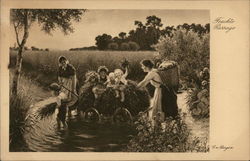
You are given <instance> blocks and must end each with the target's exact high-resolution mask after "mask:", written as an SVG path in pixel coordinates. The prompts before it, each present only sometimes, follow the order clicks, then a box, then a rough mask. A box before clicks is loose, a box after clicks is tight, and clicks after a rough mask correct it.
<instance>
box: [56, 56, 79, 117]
mask: <svg viewBox="0 0 250 161" xmlns="http://www.w3.org/2000/svg"><path fill="white" fill-rule="evenodd" d="M58 62H59V70H58V81H59V84H60V85H62V86H63V88H62V91H63V92H64V93H65V94H66V96H67V100H68V101H69V102H68V104H67V106H68V107H70V106H72V105H74V104H75V102H76V100H77V97H76V95H77V92H76V81H77V79H76V70H75V68H74V66H73V65H71V64H69V61H68V60H67V59H66V58H65V57H64V56H60V57H59V59H58ZM70 114H71V111H70V110H69V115H70Z"/></svg>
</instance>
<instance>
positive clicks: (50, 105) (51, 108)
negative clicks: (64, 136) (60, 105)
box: [33, 97, 57, 119]
mask: <svg viewBox="0 0 250 161" xmlns="http://www.w3.org/2000/svg"><path fill="white" fill-rule="evenodd" d="M56 101H57V100H56V98H55V97H50V98H48V99H46V100H43V101H41V102H38V103H37V104H35V105H33V108H34V109H36V112H35V114H37V116H36V118H39V119H44V118H46V117H49V116H51V115H53V114H54V113H55V111H56V107H57V103H56Z"/></svg>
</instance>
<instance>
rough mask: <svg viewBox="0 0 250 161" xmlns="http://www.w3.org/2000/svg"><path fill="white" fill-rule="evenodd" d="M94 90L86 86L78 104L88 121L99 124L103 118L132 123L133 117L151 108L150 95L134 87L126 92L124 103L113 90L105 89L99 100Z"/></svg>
mask: <svg viewBox="0 0 250 161" xmlns="http://www.w3.org/2000/svg"><path fill="white" fill-rule="evenodd" d="M92 88H93V86H88V85H86V87H84V90H83V91H82V92H80V95H79V100H78V103H77V109H78V111H81V112H83V117H84V119H85V120H86V121H89V122H91V121H93V122H98V121H101V118H102V116H103V117H105V118H112V120H113V122H115V123H131V122H132V119H133V116H136V115H137V114H138V113H139V112H141V111H144V110H145V109H147V108H148V107H149V96H148V93H147V92H146V91H144V90H137V89H135V86H134V85H129V86H128V88H127V89H126V90H125V98H126V99H125V101H124V102H123V103H121V102H120V99H119V98H116V97H115V91H114V90H113V89H112V88H105V90H103V92H102V93H101V94H100V96H99V97H98V98H97V99H95V96H94V94H93V92H92Z"/></svg>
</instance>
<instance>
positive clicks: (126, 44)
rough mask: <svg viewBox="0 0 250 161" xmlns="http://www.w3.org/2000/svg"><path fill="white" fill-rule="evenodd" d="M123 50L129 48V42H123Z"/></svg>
mask: <svg viewBox="0 0 250 161" xmlns="http://www.w3.org/2000/svg"><path fill="white" fill-rule="evenodd" d="M120 49H121V50H129V44H128V43H126V42H123V43H121V47H120Z"/></svg>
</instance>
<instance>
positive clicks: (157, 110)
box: [149, 86, 178, 125]
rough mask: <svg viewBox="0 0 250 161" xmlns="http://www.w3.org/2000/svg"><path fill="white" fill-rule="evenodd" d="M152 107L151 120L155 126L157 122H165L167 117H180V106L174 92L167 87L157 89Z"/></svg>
mask: <svg viewBox="0 0 250 161" xmlns="http://www.w3.org/2000/svg"><path fill="white" fill-rule="evenodd" d="M151 107H152V111H151V112H149V118H150V120H151V121H152V123H153V125H154V124H155V121H156V120H158V121H160V122H163V121H164V120H165V117H172V118H176V116H177V115H178V105H177V96H176V94H175V92H174V90H173V89H172V88H167V87H165V86H161V87H159V88H155V92H154V97H153V99H152V101H151Z"/></svg>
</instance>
